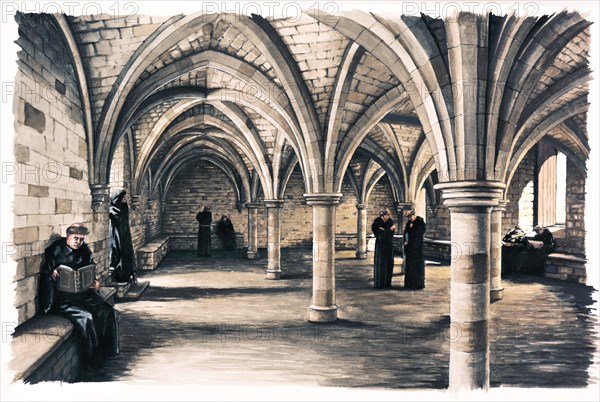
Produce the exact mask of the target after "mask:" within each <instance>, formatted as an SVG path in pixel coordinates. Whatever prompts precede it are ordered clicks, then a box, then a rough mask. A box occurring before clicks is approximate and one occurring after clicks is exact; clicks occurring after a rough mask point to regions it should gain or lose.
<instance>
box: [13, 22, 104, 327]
mask: <svg viewBox="0 0 600 402" xmlns="http://www.w3.org/2000/svg"><path fill="white" fill-rule="evenodd" d="M16 19H17V22H18V23H19V38H18V40H17V44H18V45H19V46H20V47H21V49H22V50H21V51H19V52H18V61H17V63H18V64H19V71H18V73H17V76H16V77H15V83H16V87H17V88H18V89H19V90H18V91H17V92H16V93H15V96H14V97H13V102H14V105H13V106H14V107H13V110H14V111H15V120H16V121H15V125H14V127H15V134H16V135H15V149H14V150H15V156H16V164H15V166H14V175H13V176H12V177H10V179H11V180H13V181H14V188H15V199H14V205H13V212H14V214H15V226H14V230H13V232H12V242H13V243H14V248H15V254H14V255H13V258H14V259H15V260H16V262H17V273H16V275H15V278H14V281H15V284H16V294H17V297H16V299H15V308H16V309H17V311H18V322H19V323H22V322H24V321H25V320H27V319H29V318H31V317H33V316H34V315H35V314H36V297H37V280H36V274H37V272H39V268H40V263H41V256H42V255H43V252H44V248H45V247H46V246H47V245H48V244H49V239H50V237H51V236H64V235H65V230H66V228H67V227H68V226H69V225H70V224H71V223H73V222H84V223H86V224H87V225H88V227H89V229H90V232H91V233H90V235H89V236H88V238H87V240H86V241H87V242H88V244H89V245H90V247H91V248H92V250H93V251H94V257H95V260H96V262H97V264H98V267H99V270H100V275H103V274H105V273H106V268H107V258H108V255H107V247H106V246H107V243H106V238H107V234H108V225H107V219H108V218H107V214H106V212H107V211H106V209H101V210H100V211H99V212H98V213H93V211H92V210H91V208H90V206H91V196H90V188H89V182H88V175H87V147H86V141H87V139H86V133H85V130H84V127H83V123H82V122H83V115H82V111H81V110H82V103H81V101H80V99H79V92H78V87H77V79H76V75H75V73H74V68H73V66H72V65H71V62H70V60H71V58H70V55H69V54H70V53H69V52H70V51H69V49H68V47H67V46H66V44H65V42H64V41H63V38H62V34H61V33H60V32H59V28H58V26H57V25H56V24H55V23H54V21H53V20H52V17H50V16H48V15H35V14H30V15H27V17H24V15H23V14H19V15H17V17H16Z"/></svg>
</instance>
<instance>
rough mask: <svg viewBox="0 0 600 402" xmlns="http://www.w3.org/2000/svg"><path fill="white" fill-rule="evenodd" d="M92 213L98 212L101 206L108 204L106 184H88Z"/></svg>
mask: <svg viewBox="0 0 600 402" xmlns="http://www.w3.org/2000/svg"><path fill="white" fill-rule="evenodd" d="M90 192H91V195H92V211H94V212H98V209H99V208H100V206H101V205H102V204H106V203H108V184H90Z"/></svg>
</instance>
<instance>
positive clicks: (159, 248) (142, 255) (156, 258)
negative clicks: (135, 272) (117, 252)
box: [137, 236, 169, 270]
mask: <svg viewBox="0 0 600 402" xmlns="http://www.w3.org/2000/svg"><path fill="white" fill-rule="evenodd" d="M168 252H169V236H158V237H156V238H155V239H153V240H151V241H149V242H148V243H146V244H144V246H143V247H141V248H139V249H138V250H137V266H138V269H142V270H153V269H156V267H158V264H160V262H161V261H162V260H163V258H165V256H166V255H167V253H168Z"/></svg>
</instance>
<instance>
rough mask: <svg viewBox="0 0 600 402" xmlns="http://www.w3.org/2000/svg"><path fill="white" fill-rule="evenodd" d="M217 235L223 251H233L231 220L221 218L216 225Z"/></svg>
mask: <svg viewBox="0 0 600 402" xmlns="http://www.w3.org/2000/svg"><path fill="white" fill-rule="evenodd" d="M217 235H218V236H219V237H220V238H221V243H222V244H223V249H225V250H228V251H231V250H235V230H234V229H233V223H232V222H231V219H229V218H228V217H227V215H223V216H221V219H220V220H219V223H218V224H217Z"/></svg>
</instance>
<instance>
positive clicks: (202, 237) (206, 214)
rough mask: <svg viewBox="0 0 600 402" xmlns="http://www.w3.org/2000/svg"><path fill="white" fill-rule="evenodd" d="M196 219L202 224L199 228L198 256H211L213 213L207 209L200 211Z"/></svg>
mask: <svg viewBox="0 0 600 402" xmlns="http://www.w3.org/2000/svg"><path fill="white" fill-rule="evenodd" d="M196 220H197V221H198V223H199V224H200V227H199V228H198V251H197V255H198V257H210V251H211V231H210V224H211V223H212V213H211V212H210V211H207V210H203V211H202V212H198V214H197V215H196Z"/></svg>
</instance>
